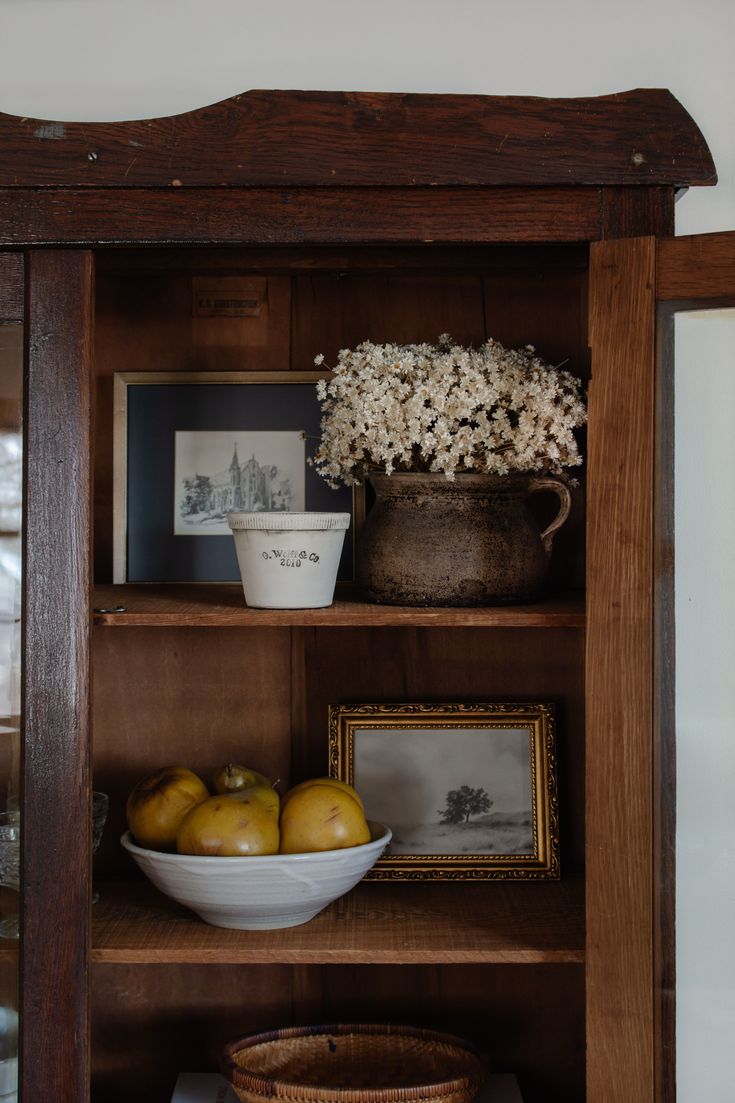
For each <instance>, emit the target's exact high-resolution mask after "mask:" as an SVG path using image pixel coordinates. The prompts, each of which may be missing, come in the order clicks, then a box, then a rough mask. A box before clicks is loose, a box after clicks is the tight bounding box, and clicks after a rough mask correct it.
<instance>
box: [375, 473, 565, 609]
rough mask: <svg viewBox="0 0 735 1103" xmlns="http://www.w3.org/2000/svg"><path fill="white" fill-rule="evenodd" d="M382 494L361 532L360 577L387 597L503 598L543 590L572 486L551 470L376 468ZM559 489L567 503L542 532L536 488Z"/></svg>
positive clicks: (443, 601)
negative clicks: (532, 499)
mask: <svg viewBox="0 0 735 1103" xmlns="http://www.w3.org/2000/svg"><path fill="white" fill-rule="evenodd" d="M370 482H371V483H372V485H373V487H374V489H375V494H376V501H375V505H374V506H373V508H372V509H371V510H370V513H369V514H368V517H367V520H366V522H365V527H364V530H363V534H362V539H361V549H360V555H359V561H358V581H359V583H360V586H361V588H362V591H363V594H364V596H365V597H366V598H367V599H368V600H369V601H376V602H381V603H384V604H388V605H505V604H513V603H516V604H518V603H521V602H525V601H532V600H533V599H534V598H537V597H538V596H539V595H540V593H541V590H542V587H543V584H544V580H545V578H546V571H547V567H548V561H549V556H550V555H551V542H552V540H553V537H554V533H555V532H556V531H557V529H559V528H560V527H561V525H563V524H564V522H565V521H566V519H567V517H568V516H569V511H570V509H571V495H570V493H569V489H568V487H567V486H566V484H565V483H564V482H562V481H561V479H555V478H551V477H547V476H543V477H538V478H537V477H534V476H522V475H521V476H518V475H512V476H510V475H457V476H456V478H455V479H454V480H449V479H447V478H446V477H445V476H444V475H442V474H438V475H424V474H418V473H415V474H414V473H411V474H398V475H396V474H394V475H383V474H371V476H370ZM540 490H553V491H554V492H555V493H556V494H558V495H559V499H560V509H559V512H558V514H557V516H556V517H555V518H554V520H553V521H552V523H551V524H550V525H549V526H548V528H546V529H545V530H544V531H543V532H539V530H538V526H537V524H536V522H535V520H534V518H533V516H532V515H531V512H530V511H529V509H528V506H527V499H528V497H529V495H531V494H535V493H536V492H537V491H540Z"/></svg>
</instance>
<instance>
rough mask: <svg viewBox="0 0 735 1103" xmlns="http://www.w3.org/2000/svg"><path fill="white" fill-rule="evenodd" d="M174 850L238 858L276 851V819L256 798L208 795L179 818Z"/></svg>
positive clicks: (181, 852)
mask: <svg viewBox="0 0 735 1103" xmlns="http://www.w3.org/2000/svg"><path fill="white" fill-rule="evenodd" d="M176 849H177V850H178V852H179V854H219V855H222V856H225V857H240V858H242V857H246V856H248V855H253V854H277V853H278V821H277V820H276V818H275V816H274V815H273V813H272V812H271V811H269V809H268V808H267V807H266V805H265V804H264V803H263V801H262V800H258V798H257V797H246V796H226V795H222V796H217V797H210V798H209V800H205V801H202V803H201V804H198V805H197V806H196V808H192V810H191V812H189V814H188V815H187V816H185V818H184V819H183V820H182V823H181V826H180V827H179V830H178V834H177V836H176Z"/></svg>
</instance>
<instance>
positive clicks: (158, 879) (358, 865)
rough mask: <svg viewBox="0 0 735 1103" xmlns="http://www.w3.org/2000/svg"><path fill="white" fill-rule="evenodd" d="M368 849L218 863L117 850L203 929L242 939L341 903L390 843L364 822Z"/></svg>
mask: <svg viewBox="0 0 735 1103" xmlns="http://www.w3.org/2000/svg"><path fill="white" fill-rule="evenodd" d="M368 826H369V827H370V835H371V841H370V842H369V843H363V844H362V845H361V846H350V847H345V848H344V849H343V850H322V851H317V852H315V853H313V854H262V855H257V856H254V857H248V858H222V857H214V856H212V857H210V856H208V855H198V854H169V853H163V852H161V851H157V850H145V849H144V848H143V847H140V846H136V845H135V843H134V842H133V840H132V838H131V837H130V832H129V831H126V833H125V834H124V835H123V837H122V839H121V840H120V842H121V843H122V845H123V846H124V847H125V849H126V850H127V851H128V853H129V854H130V855H131V856H132V857H133V858H134V859H135V861H136V862H137V864H138V865H139V866H140V868H141V869H142V870H143V873H145V875H146V877H148V878H149V879H150V880H151V881H152V882H153V884H154V885H155V886H156V888H157V889H160V891H161V892H163V893H165V895H166V896H170V897H171V899H172V900H176V901H177V902H178V903H179V904H185V905H186V906H187V907H188V908H191V909H192V911H195V912H196V913H197V915H199V916H200V917H201V918H202V919H203V920H204V921H205V923H210V924H211V925H212V926H214V927H230V928H234V929H235V930H241V931H258V930H267V931H270V930H278V929H279V928H281V927H296V926H299V924H301V923H308V921H309V920H310V919H313V918H314V916H315V915H316V914H317V913H318V912H320V911H322V909H323V908H326V906H327V905H328V904H331V903H332V901H333V900H336V899H337V897H338V896H343V895H344V894H345V893H346V892H349V890H350V889H351V888H354V886H355V885H356V884H357V882H358V881H360V880H361V879H362V878H363V877H364V876H365V874H366V873H367V871H368V870H369V869H370V868H371V867H372V866H374V865H375V863H376V862H377V860H378V858H379V857H380V855H381V854H382V853H383V851H384V850H385V848H386V847H387V845H388V843H389V842H390V840H391V832H390V830H389V828H387V827H384V826H383V825H382V824H380V823H373V822H372V821H368Z"/></svg>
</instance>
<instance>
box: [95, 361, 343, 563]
mask: <svg viewBox="0 0 735 1103" xmlns="http://www.w3.org/2000/svg"><path fill="white" fill-rule="evenodd" d="M325 374H326V373H324V372H254V371H249V372H221V373H216V372H206V373H204V372H203V373H192V372H161V373H157V372H121V373H118V374H116V375H115V382H114V401H115V410H114V429H113V581H114V582H116V583H120V582H238V581H239V580H240V571H239V569H238V565H237V558H236V555H235V546H234V541H233V539H232V533H231V531H230V527H229V525H228V523H227V513H228V512H239V511H244V512H253V511H261V510H271V511H272V510H276V511H297V512H301V511H310V510H317V511H321V510H333V511H336V512H349V513H351V514H352V522H353V523H352V524H351V526H350V529H349V531H348V532H347V536H346V539H345V544H344V550H343V553H342V560H341V562H340V567H339V574H338V578H339V579H340V580H341V581H351V580H352V579H353V578H354V530H355V514H356V509H355V499H356V495H355V494H354V493H353V490H352V489H351V488H347V487H343V488H341V489H339V490H333V489H332V488H331V487H329V486H328V485H327V483H326V482H325V481H324V479H323V478H322V477H321V476H320V475H319V474H318V473H317V472H316V471H315V469H314V468H313V467H312V466H311V465H310V462H309V460H310V458H311V456H312V455H313V452H314V450H315V448H316V445H317V443H318V438H319V426H320V419H321V411H320V407H319V401H318V399H317V396H316V386H315V384H316V382H317V380H319V379H323V378H325Z"/></svg>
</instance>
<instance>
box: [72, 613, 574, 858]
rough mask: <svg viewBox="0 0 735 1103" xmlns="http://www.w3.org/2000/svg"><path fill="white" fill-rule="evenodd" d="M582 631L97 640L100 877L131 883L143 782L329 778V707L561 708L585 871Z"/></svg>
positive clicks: (144, 632)
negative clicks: (136, 802) (187, 774)
mask: <svg viewBox="0 0 735 1103" xmlns="http://www.w3.org/2000/svg"><path fill="white" fill-rule="evenodd" d="M583 642H584V636H583V633H582V632H579V631H577V630H574V629H554V630H551V629H544V630H538V631H535V630H532V629H492V630H491V629H471V628H463V629H441V628H422V629H416V628H372V629H353V628H328V629H327V628H323V629H312V628H292V629H288V628H265V629H257V630H254V629H247V628H244V629H238V628H223V629H220V630H217V631H213V630H211V629H206V628H203V629H202V628H200V629H197V628H171V629H163V628H161V629H155V630H150V629H145V628H137V629H136V628H125V629H114V628H104V627H103V628H97V629H96V630H95V634H94V644H95V646H94V713H93V721H94V729H93V730H94V784H95V787H96V788H98V789H102V790H103V791H105V792H108V793H109V794H110V797H111V803H110V818H109V823H108V825H107V827H106V829H105V836H104V838H103V843H102V847H101V849H100V852H99V854H98V855H97V859H96V861H97V866H98V869H99V871H100V872H104V873H105V874H108V873H111V872H114V871H115V870H116V869H119V870H127V871H130V870H131V868H132V867H131V865H130V862H129V861H128V859H127V858H126V856H125V855H123V854H122V852H121V848H120V847H119V844H118V842H117V840H118V839H119V836H120V834H121V832H122V831H123V830H124V829H125V816H124V810H125V800H126V798H127V794H128V792H129V790H130V788H131V787H132V785H133V784H134V783H135V782H136V781H137V780H138V779H139V778H141V777H142V776H144V775H145V774H146V773H150V772H152V771H154V770H156V769H158V768H159V767H162V766H166V765H170V764H174V763H178V764H181V765H187V766H190V767H191V768H192V769H194V770H196V771H201V772H202V775H203V776H204V777H205V778H207V779H209V778H211V775H212V773H213V772H214V771H215V770H216V769H217V768H218V767H219V766H220V765H223V764H224V763H226V762H228V761H230V760H232V759H234V760H244V761H245V764H246V765H250V766H253V767H254V768H255V769H259V770H261V771H262V772H263V773H266V774H268V775H269V776H272V777H274V778H280V779H281V782H282V788H284V787H286V786H287V785H289V784H291V783H294V782H297V781H300V780H303V779H304V778H306V777H317V776H321V775H323V774H325V773H326V772H327V710H328V706H329V705H330V704H345V703H351V702H357V703H359V702H366V703H377V702H392V701H396V702H398V701H417V702H421V701H426V702H430V701H513V700H516V701H518V700H523V701H552V702H554V703H555V705H556V711H557V738H558V758H559V802H560V822H561V832H562V835H561V860H562V871H563V872H568V873H571V872H577V871H579V870H580V869H581V868H582V867H583V862H584V820H583V816H584V703H583V693H582V691H583V657H582V651H583Z"/></svg>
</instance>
